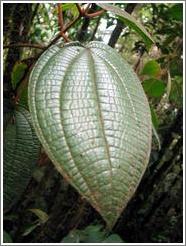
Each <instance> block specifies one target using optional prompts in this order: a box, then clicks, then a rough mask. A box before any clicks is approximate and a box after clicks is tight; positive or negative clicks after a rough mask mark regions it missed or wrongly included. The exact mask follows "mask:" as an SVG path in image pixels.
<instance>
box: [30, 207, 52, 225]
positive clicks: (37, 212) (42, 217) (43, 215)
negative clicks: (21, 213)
mask: <svg viewBox="0 0 186 246" xmlns="http://www.w3.org/2000/svg"><path fill="white" fill-rule="evenodd" d="M29 211H30V212H32V213H34V214H35V215H36V216H37V217H38V218H39V220H40V222H41V223H46V222H47V220H48V218H49V217H48V214H47V213H45V212H44V211H42V210H41V209H38V208H31V209H29Z"/></svg>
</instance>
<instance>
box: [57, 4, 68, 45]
mask: <svg viewBox="0 0 186 246" xmlns="http://www.w3.org/2000/svg"><path fill="white" fill-rule="evenodd" d="M57 6H58V24H59V31H60V33H59V34H60V36H62V37H63V38H64V40H65V42H69V41H70V40H69V38H68V37H67V36H66V35H65V33H64V30H63V29H64V23H63V11H62V5H61V3H58V4H57Z"/></svg>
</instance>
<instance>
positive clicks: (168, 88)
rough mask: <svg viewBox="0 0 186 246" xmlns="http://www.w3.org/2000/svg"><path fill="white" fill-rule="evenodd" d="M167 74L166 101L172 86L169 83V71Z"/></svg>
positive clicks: (170, 82)
mask: <svg viewBox="0 0 186 246" xmlns="http://www.w3.org/2000/svg"><path fill="white" fill-rule="evenodd" d="M167 74H168V78H167V88H166V97H167V100H168V99H169V96H170V93H171V86H172V81H171V75H170V71H169V70H168V71H167Z"/></svg>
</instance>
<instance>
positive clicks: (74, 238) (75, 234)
mask: <svg viewBox="0 0 186 246" xmlns="http://www.w3.org/2000/svg"><path fill="white" fill-rule="evenodd" d="M79 234H80V233H79V230H73V231H71V232H70V233H69V234H68V235H67V236H66V237H64V238H63V240H62V241H61V242H62V243H79V242H80V235H79Z"/></svg>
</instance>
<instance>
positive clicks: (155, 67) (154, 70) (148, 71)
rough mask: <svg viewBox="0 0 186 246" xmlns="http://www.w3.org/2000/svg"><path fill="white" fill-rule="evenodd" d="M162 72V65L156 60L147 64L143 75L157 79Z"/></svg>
mask: <svg viewBox="0 0 186 246" xmlns="http://www.w3.org/2000/svg"><path fill="white" fill-rule="evenodd" d="M160 72H161V68H160V65H159V64H158V63H157V62H156V61H155V60H151V61H148V62H147V63H146V64H145V66H144V67H143V70H142V72H141V74H142V75H148V76H152V77H156V76H158V75H159V73H160Z"/></svg>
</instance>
